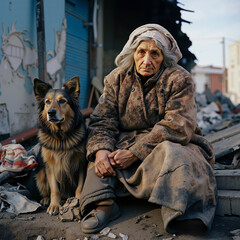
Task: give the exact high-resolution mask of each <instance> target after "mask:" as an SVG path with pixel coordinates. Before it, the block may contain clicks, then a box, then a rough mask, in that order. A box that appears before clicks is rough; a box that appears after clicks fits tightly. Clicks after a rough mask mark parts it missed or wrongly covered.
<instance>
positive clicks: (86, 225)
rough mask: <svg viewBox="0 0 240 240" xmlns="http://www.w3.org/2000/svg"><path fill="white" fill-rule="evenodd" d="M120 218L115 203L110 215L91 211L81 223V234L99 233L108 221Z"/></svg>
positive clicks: (94, 210)
mask: <svg viewBox="0 0 240 240" xmlns="http://www.w3.org/2000/svg"><path fill="white" fill-rule="evenodd" d="M119 216H120V211H119V207H118V205H117V204H116V203H114V204H113V206H112V211H111V214H110V215H109V214H107V213H106V212H105V211H103V210H96V209H93V210H92V211H91V212H90V213H88V214H87V215H86V216H85V217H84V218H83V219H82V221H81V228H82V232H84V233H95V232H99V231H101V230H102V229H103V228H104V227H105V226H106V225H107V224H108V223H109V222H110V221H113V220H115V219H117V218H118V217H119Z"/></svg>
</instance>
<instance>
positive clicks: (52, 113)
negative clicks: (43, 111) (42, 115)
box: [48, 109, 56, 117]
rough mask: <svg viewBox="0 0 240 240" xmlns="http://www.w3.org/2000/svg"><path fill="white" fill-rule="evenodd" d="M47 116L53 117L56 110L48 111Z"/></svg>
mask: <svg viewBox="0 0 240 240" xmlns="http://www.w3.org/2000/svg"><path fill="white" fill-rule="evenodd" d="M48 115H49V117H54V116H55V115H56V110H55V109H50V110H48Z"/></svg>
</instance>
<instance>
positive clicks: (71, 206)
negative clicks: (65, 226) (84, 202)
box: [68, 198, 79, 208]
mask: <svg viewBox="0 0 240 240" xmlns="http://www.w3.org/2000/svg"><path fill="white" fill-rule="evenodd" d="M78 205H79V200H78V199H77V198H73V199H72V201H71V203H70V204H69V206H68V207H69V208H74V207H77V206H78Z"/></svg>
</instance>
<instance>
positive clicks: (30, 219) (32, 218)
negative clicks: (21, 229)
mask: <svg viewBox="0 0 240 240" xmlns="http://www.w3.org/2000/svg"><path fill="white" fill-rule="evenodd" d="M15 219H17V220H23V221H33V220H35V217H16V218H15Z"/></svg>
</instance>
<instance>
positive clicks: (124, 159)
mask: <svg viewBox="0 0 240 240" xmlns="http://www.w3.org/2000/svg"><path fill="white" fill-rule="evenodd" d="M108 158H109V159H110V163H111V165H112V166H116V167H117V168H119V169H126V168H128V167H129V166H131V165H132V164H133V163H134V162H136V161H137V160H139V159H138V157H136V156H135V155H134V154H133V153H132V152H131V151H129V150H122V149H118V150H117V151H115V152H112V153H110V154H108Z"/></svg>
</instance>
